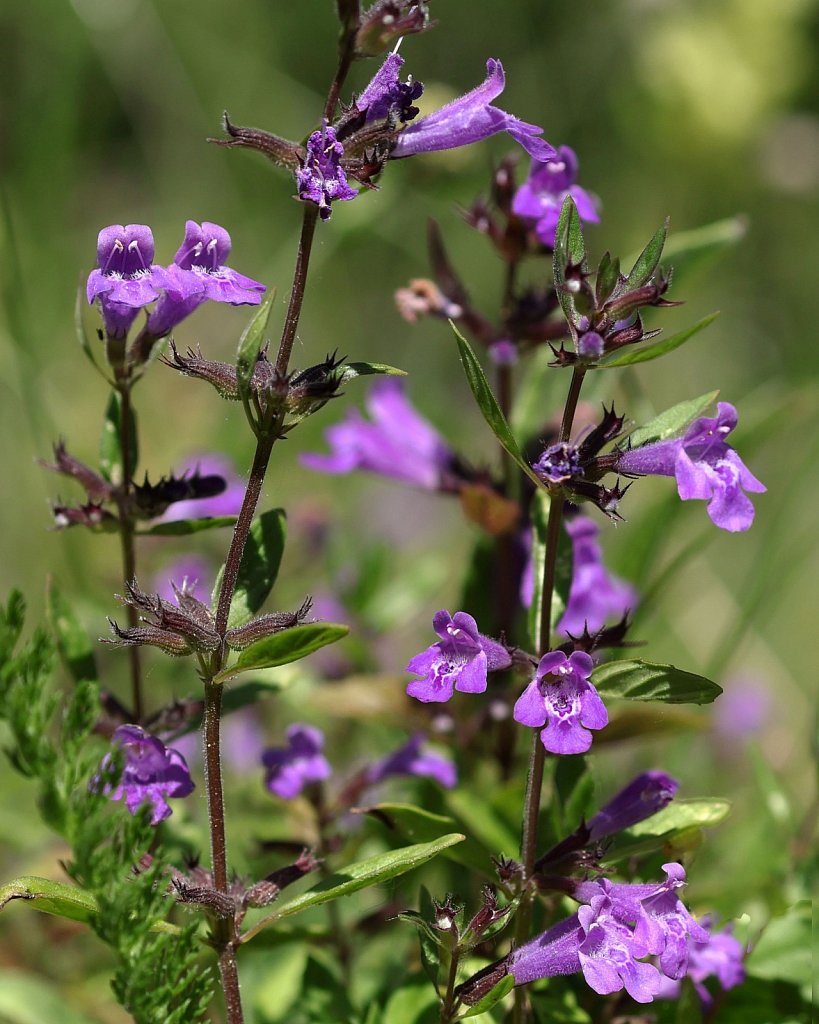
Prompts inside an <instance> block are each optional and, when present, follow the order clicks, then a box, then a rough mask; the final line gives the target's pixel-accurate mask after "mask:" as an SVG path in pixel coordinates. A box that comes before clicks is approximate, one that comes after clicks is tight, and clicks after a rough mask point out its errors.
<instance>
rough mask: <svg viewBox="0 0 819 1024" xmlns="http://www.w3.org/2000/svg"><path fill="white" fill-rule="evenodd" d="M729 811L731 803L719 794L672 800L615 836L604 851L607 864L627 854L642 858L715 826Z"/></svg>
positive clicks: (619, 859) (623, 858) (623, 857)
mask: <svg viewBox="0 0 819 1024" xmlns="http://www.w3.org/2000/svg"><path fill="white" fill-rule="evenodd" d="M730 813H731V804H730V803H729V802H728V801H727V800H722V799H719V798H718V797H703V798H701V799H691V800H674V801H673V802H672V803H670V804H669V805H668V806H667V807H664V808H663V809H662V810H661V811H658V812H657V813H656V814H653V815H652V816H651V817H650V818H646V819H645V821H640V822H638V823H637V824H636V825H632V826H631V828H630V829H628V830H627V831H626V832H623V833H621V834H620V835H618V836H616V837H615V838H614V839H613V841H612V844H611V846H610V847H609V849H608V850H606V855H605V858H604V859H605V860H606V861H607V862H609V863H614V862H616V861H621V860H625V859H626V858H628V857H641V856H644V855H645V854H647V853H651V852H653V851H654V850H658V849H660V848H662V847H664V846H666V845H668V844H673V842H674V839H675V838H676V837H684V836H685V834H686V833H693V832H696V831H699V830H700V829H704V828H714V827H715V826H716V825H719V824H720V823H721V822H723V821H725V819H726V818H727V817H728V815H729V814H730Z"/></svg>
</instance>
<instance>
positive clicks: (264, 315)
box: [236, 288, 276, 403]
mask: <svg viewBox="0 0 819 1024" xmlns="http://www.w3.org/2000/svg"><path fill="white" fill-rule="evenodd" d="M275 298H276V290H275V288H271V290H270V291H269V292H268V293H267V295H266V296H265V297H264V299H263V300H262V302H261V303H260V304H259V306H258V308H257V309H256V312H255V313H254V314H253V316H252V317H251V319H250V322H249V323H248V325H247V327H245V329H244V330H243V331H242V335H241V337H240V338H239V351H238V352H237V354H236V381H237V383H238V385H239V397H240V398H241V400H242V402H243V403H246V402H247V400H248V396H249V394H250V381H251V379H252V377H253V370H254V369H255V367H256V360H257V359H258V357H259V352H260V351H261V348H262V345H263V344H264V334H265V331H266V330H267V323H268V320H269V319H270V312H271V310H272V309H273V301H274V299H275Z"/></svg>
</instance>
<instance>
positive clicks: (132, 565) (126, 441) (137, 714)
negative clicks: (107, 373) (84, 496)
mask: <svg viewBox="0 0 819 1024" xmlns="http://www.w3.org/2000/svg"><path fill="white" fill-rule="evenodd" d="M117 392H118V394H119V399H120V403H119V441H120V458H121V459H122V482H121V483H120V486H119V489H118V490H119V495H118V499H117V505H118V512H119V540H120V548H121V551H122V575H123V580H124V581H125V582H126V583H130V582H131V580H133V579H134V577H135V576H136V550H135V545H134V522H133V518H132V516H131V500H130V499H131V484H132V480H131V477H132V476H133V473H134V466H132V465H131V445H132V443H133V439H132V438H131V417H132V412H131V384H130V381H129V380H128V378H127V376H125V375H124V371H123V374H122V375H120V373H117ZM126 609H127V616H128V626H129V627H130V628H131V629H134V628H135V627H137V626H138V625H139V612H138V611H137V609H136V608H134V607H133V606H132V605H130V604H129V605H127V606H126ZM128 662H129V664H130V667H131V713H132V714H133V718H134V722H135V723H139V722H141V721H142V718H143V715H144V713H145V709H144V706H143V702H142V664H141V652H140V647H139V645H138V644H134V645H133V646H129V648H128Z"/></svg>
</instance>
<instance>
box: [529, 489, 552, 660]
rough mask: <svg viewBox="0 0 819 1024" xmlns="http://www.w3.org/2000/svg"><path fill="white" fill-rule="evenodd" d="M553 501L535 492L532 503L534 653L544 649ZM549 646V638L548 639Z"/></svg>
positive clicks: (531, 637) (531, 628)
mask: <svg viewBox="0 0 819 1024" xmlns="http://www.w3.org/2000/svg"><path fill="white" fill-rule="evenodd" d="M550 505H551V499H550V497H549V495H548V494H547V493H546V492H545V491H542V490H541V491H535V496H534V499H533V501H532V550H531V554H530V556H529V557H530V558H531V563H532V582H533V584H534V586H533V589H532V603H531V604H530V605H529V611H528V613H527V614H528V635H529V646H530V648H531V650H533V651H542V650H543V649H544V637H542V636H541V628H540V627H541V622H540V620H541V612H542V609H543V571H544V568H545V566H546V526H547V523H548V521H549V507H550ZM546 644H547V645H548V638H546Z"/></svg>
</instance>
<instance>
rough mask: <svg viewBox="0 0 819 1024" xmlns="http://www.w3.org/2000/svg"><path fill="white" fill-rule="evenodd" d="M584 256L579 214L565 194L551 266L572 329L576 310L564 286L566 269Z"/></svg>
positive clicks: (576, 317)
mask: <svg viewBox="0 0 819 1024" xmlns="http://www.w3.org/2000/svg"><path fill="white" fill-rule="evenodd" d="M585 256H586V249H585V243H584V241H583V229H582V226H581V224H580V214H579V213H578V212H577V207H576V206H575V204H574V199H572V197H571V196H570V195H567V196H566V198H565V199H564V200H563V206H562V207H561V209H560V217H559V219H558V222H557V228H556V230H555V249H554V258H553V264H552V266H553V273H554V281H555V289H556V291H557V297H558V300H559V302H560V307H561V309H562V310H563V313H564V315H565V317H566V319H567V320H568V322H569V324H570V325H571V327H572V330H573V331H574V329H575V328H576V326H577V322H578V312H577V308H576V305H575V300H574V294H573V293H572V292H571V291H570V290H569V289H568V288H567V287H566V269H567V267H568V266H569V265H570V264H571V265H572V266H578V265H580V266H582V265H583V264H584V262H585ZM584 269H585V268H584Z"/></svg>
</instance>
